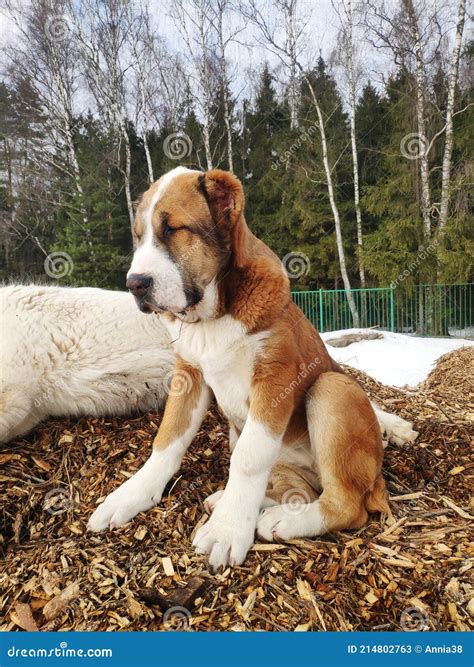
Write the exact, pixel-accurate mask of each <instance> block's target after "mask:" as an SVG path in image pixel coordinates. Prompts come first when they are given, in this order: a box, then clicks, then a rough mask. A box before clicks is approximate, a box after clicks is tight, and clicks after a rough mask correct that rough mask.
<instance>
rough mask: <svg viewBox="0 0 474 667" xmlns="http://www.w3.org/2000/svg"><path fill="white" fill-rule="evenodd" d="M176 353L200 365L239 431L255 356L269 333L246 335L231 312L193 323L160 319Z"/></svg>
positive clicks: (242, 420)
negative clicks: (216, 317)
mask: <svg viewBox="0 0 474 667" xmlns="http://www.w3.org/2000/svg"><path fill="white" fill-rule="evenodd" d="M163 322H164V324H165V326H166V327H167V328H168V331H169V333H170V336H171V339H172V340H173V342H174V343H173V344H174V348H175V350H176V352H177V353H178V354H179V355H180V356H181V357H182V358H183V359H185V360H186V361H188V362H189V363H190V364H191V365H193V366H197V367H199V368H201V370H202V374H203V376H204V380H205V381H206V383H207V384H208V385H209V387H211V389H212V391H213V392H214V395H215V397H216V400H217V402H218V404H219V406H220V408H221V409H222V411H223V412H224V414H225V415H226V417H227V419H229V420H230V421H231V422H233V423H234V424H235V425H236V426H237V428H238V429H239V430H242V429H243V427H244V424H245V421H246V419H247V414H248V397H249V393H250V384H251V379H252V373H253V367H254V363H255V359H256V357H257V355H258V354H259V352H260V351H261V350H262V347H263V343H264V341H265V340H266V339H267V337H268V332H260V333H258V334H252V335H249V334H247V332H246V329H245V327H244V325H243V324H242V323H241V322H239V321H238V320H236V319H234V318H233V317H232V316H231V315H224V316H223V317H220V318H219V319H215V320H212V319H211V320H202V321H199V322H195V323H192V324H191V323H188V322H182V321H180V320H174V321H173V322H170V321H168V320H167V319H166V318H163Z"/></svg>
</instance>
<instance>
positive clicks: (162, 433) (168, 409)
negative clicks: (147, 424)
mask: <svg viewBox="0 0 474 667" xmlns="http://www.w3.org/2000/svg"><path fill="white" fill-rule="evenodd" d="M175 377H177V378H179V384H180V386H183V385H184V387H185V389H186V391H182V392H177V393H176V395H175V394H174V393H173V391H171V393H170V394H169V396H168V400H167V401H166V406H165V411H164V414H163V419H162V420H161V424H160V428H159V429H158V433H157V435H156V437H155V439H154V441H153V448H154V449H158V450H159V449H166V447H168V445H169V444H170V443H171V442H173V440H176V438H179V437H180V436H181V435H183V434H184V433H185V432H186V431H187V429H188V428H189V426H190V424H191V416H192V412H193V410H194V408H195V407H196V405H197V403H198V400H199V396H200V394H201V389H202V383H203V379H202V374H201V371H200V370H199V369H197V368H195V367H194V366H190V365H189V364H187V363H186V362H185V361H183V359H181V358H180V357H179V356H178V357H177V359H176V366H175ZM172 388H173V380H172V381H171V389H172Z"/></svg>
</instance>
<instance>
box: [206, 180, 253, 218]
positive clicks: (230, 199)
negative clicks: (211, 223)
mask: <svg viewBox="0 0 474 667" xmlns="http://www.w3.org/2000/svg"><path fill="white" fill-rule="evenodd" d="M200 179H201V181H200V182H201V188H202V189H203V191H204V194H205V197H206V199H207V201H208V203H209V207H210V209H211V213H212V214H213V217H214V220H215V221H216V222H217V223H218V224H221V223H225V222H228V221H235V220H236V219H237V217H238V216H239V215H240V214H241V213H242V212H243V208H244V191H243V188H242V184H241V182H240V181H239V179H238V178H237V176H234V174H231V172H230V171H223V170H222V169H212V171H208V172H207V173H205V174H203V175H202V176H201V177H200Z"/></svg>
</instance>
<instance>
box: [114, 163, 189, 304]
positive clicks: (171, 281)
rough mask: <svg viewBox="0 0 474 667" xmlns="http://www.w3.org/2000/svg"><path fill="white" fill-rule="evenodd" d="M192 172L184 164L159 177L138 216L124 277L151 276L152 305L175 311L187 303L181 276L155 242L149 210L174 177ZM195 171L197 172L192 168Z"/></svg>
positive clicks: (153, 206) (151, 215) (164, 251)
mask: <svg viewBox="0 0 474 667" xmlns="http://www.w3.org/2000/svg"><path fill="white" fill-rule="evenodd" d="M190 171H195V170H191V169H187V168H186V167H176V169H173V170H172V171H169V172H168V173H167V174H165V175H164V176H162V177H161V178H160V179H159V181H158V187H157V188H156V190H155V192H154V193H153V197H152V198H151V201H150V203H149V205H148V208H147V209H146V210H145V211H144V213H143V215H142V222H143V226H144V232H143V238H142V240H141V242H140V245H139V246H138V248H137V249H136V250H135V253H134V255H133V260H132V265H131V266H130V269H129V271H128V274H127V276H130V275H131V274H144V275H146V276H150V277H151V278H152V279H153V298H154V300H155V302H156V304H157V305H158V306H159V307H161V308H163V309H164V310H167V311H169V312H172V313H179V312H180V311H182V310H184V309H185V308H186V305H187V299H186V294H185V291H184V285H183V278H182V275H181V272H180V270H179V267H178V266H177V265H176V264H175V262H173V260H172V259H171V258H170V257H169V255H168V253H167V252H166V249H164V248H161V247H159V246H158V245H157V244H156V243H155V239H154V231H153V212H154V210H155V207H156V205H157V203H158V202H159V201H160V199H161V198H162V197H163V195H164V194H165V192H166V191H167V190H168V188H169V187H170V185H172V183H173V181H174V180H175V179H176V177H177V176H180V175H182V174H184V173H187V172H190ZM196 173H197V174H200V173H201V172H199V171H196Z"/></svg>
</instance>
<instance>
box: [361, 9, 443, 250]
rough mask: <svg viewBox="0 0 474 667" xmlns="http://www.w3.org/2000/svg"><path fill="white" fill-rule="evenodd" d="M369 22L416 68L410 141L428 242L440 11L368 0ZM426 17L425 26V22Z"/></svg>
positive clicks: (401, 59) (388, 45) (382, 40)
mask: <svg viewBox="0 0 474 667" xmlns="http://www.w3.org/2000/svg"><path fill="white" fill-rule="evenodd" d="M367 18H368V22H369V24H370V29H371V31H372V32H373V33H374V34H375V35H376V41H377V43H378V45H379V46H382V47H384V48H388V49H389V50H390V51H391V52H392V54H393V56H394V58H395V62H396V63H397V64H398V65H402V66H404V67H405V68H406V70H407V71H409V72H410V71H413V76H414V82H415V113H416V127H417V132H416V137H415V139H416V141H413V142H412V143H411V144H410V150H409V151H408V152H409V153H410V155H409V157H410V158H416V159H417V163H418V165H419V175H420V215H421V219H422V222H423V241H424V244H425V246H428V245H429V243H430V241H431V236H432V214H433V205H432V196H431V182H430V163H429V154H430V151H431V149H432V146H433V142H434V140H435V139H436V138H437V136H436V135H435V137H433V139H432V140H431V141H430V138H429V136H428V123H427V114H428V109H427V107H428V101H427V94H428V90H429V83H428V77H427V66H428V65H429V64H430V62H432V61H433V59H434V58H435V57H436V54H438V53H439V45H440V41H441V35H440V34H436V33H437V31H438V33H439V22H438V12H437V9H436V7H435V8H434V9H433V11H431V12H427V11H426V7H425V6H424V5H423V6H422V5H421V4H415V2H414V0H399V4H398V6H395V10H392V8H391V7H390V8H389V9H388V8H387V7H386V6H385V4H384V3H383V2H382V3H380V2H374V1H373V0H370V1H369V3H368V13H367ZM422 20H423V26H422V24H421V22H422Z"/></svg>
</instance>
